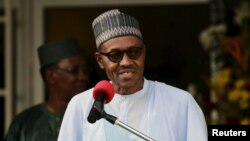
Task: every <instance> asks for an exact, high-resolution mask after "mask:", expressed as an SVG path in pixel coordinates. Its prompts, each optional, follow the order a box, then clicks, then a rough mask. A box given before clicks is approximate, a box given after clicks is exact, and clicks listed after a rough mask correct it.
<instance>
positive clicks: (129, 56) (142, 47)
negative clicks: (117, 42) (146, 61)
mask: <svg viewBox="0 0 250 141" xmlns="http://www.w3.org/2000/svg"><path fill="white" fill-rule="evenodd" d="M135 48H136V49H138V50H137V51H138V55H137V56H135V57H131V54H129V52H130V51H131V50H132V49H135ZM144 48H145V47H144V45H143V46H140V47H130V48H129V49H126V50H118V49H115V50H111V51H110V52H107V53H105V52H101V51H97V53H99V54H100V55H104V56H106V57H107V58H108V59H109V60H110V61H111V62H113V63H119V62H121V60H122V59H123V57H124V54H125V53H126V55H127V56H128V58H129V59H132V60H137V59H138V58H139V57H140V56H141V55H142V52H143V49H144ZM113 52H119V53H122V54H121V57H120V59H118V60H114V59H112V56H110V53H113Z"/></svg>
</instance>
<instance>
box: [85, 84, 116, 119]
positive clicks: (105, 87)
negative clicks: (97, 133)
mask: <svg viewBox="0 0 250 141" xmlns="http://www.w3.org/2000/svg"><path fill="white" fill-rule="evenodd" d="M114 94H115V89H114V87H113V85H112V84H111V83H110V82H109V81H107V80H102V81H100V82H98V83H97V84H96V85H95V87H94V90H93V98H94V99H95V101H94V103H93V105H92V108H91V110H90V112H89V116H88V118H87V119H88V122H89V123H95V122H96V120H99V119H100V118H102V115H103V114H105V111H104V103H105V104H107V103H109V102H110V101H111V100H112V99H113V97H114Z"/></svg>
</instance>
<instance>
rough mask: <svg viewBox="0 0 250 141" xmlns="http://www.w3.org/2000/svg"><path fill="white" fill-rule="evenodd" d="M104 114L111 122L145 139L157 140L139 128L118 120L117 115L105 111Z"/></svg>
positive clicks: (149, 140) (147, 140) (146, 140)
mask: <svg viewBox="0 0 250 141" xmlns="http://www.w3.org/2000/svg"><path fill="white" fill-rule="evenodd" d="M102 115H103V117H104V118H105V119H106V120H107V121H109V122H110V123H112V124H115V125H118V126H120V127H122V128H124V129H126V130H127V131H129V132H131V133H133V134H135V135H137V136H138V137H140V138H142V139H144V140H145V141H155V140H153V139H152V138H150V137H148V136H146V135H145V134H143V133H141V132H139V131H138V130H135V129H134V128H132V127H130V126H128V125H127V124H125V123H123V122H121V121H120V120H118V118H117V117H115V116H112V115H109V114H107V113H106V112H105V111H104V112H103V114H102Z"/></svg>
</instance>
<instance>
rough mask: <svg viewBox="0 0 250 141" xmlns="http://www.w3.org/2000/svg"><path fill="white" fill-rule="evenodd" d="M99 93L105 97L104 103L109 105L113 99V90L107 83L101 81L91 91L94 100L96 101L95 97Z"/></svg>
mask: <svg viewBox="0 0 250 141" xmlns="http://www.w3.org/2000/svg"><path fill="white" fill-rule="evenodd" d="M100 93H102V94H104V95H105V103H109V102H110V101H111V100H112V99H113V97H114V94H115V89H114V87H113V85H112V84H111V83H110V82H109V81H107V80H102V81H100V82H98V83H97V84H96V85H95V87H94V90H93V97H94V99H96V97H97V95H98V94H100Z"/></svg>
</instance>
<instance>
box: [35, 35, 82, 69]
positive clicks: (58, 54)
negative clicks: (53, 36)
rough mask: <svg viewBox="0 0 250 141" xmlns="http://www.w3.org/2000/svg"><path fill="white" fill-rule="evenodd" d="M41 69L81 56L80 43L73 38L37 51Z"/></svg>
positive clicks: (48, 44)
mask: <svg viewBox="0 0 250 141" xmlns="http://www.w3.org/2000/svg"><path fill="white" fill-rule="evenodd" d="M37 52H38V57H39V60H40V65H41V68H43V67H45V66H48V65H51V64H53V63H56V62H58V61H59V60H61V59H64V58H67V57H71V56H76V55H80V47H79V44H78V42H77V41H76V40H75V39H73V38H65V39H62V40H57V41H52V42H49V43H46V44H44V45H42V46H40V47H39V48H38V49H37Z"/></svg>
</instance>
